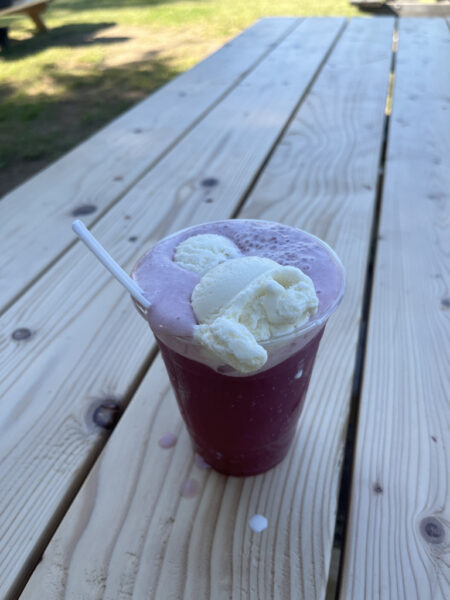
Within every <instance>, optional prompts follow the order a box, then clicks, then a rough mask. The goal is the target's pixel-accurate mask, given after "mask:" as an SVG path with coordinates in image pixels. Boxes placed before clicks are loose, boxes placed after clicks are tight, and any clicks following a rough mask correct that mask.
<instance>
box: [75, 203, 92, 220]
mask: <svg viewBox="0 0 450 600" xmlns="http://www.w3.org/2000/svg"><path fill="white" fill-rule="evenodd" d="M96 210H97V207H96V206H95V205H94V204H81V206H77V208H74V209H73V211H72V216H73V217H82V216H83V215H90V214H91V213H93V212H95V211H96Z"/></svg>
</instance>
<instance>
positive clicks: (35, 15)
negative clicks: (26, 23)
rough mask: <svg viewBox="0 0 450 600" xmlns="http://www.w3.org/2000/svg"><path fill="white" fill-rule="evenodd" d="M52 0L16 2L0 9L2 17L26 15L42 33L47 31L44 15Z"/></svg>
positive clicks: (18, 0) (19, 0) (21, 0)
mask: <svg viewBox="0 0 450 600" xmlns="http://www.w3.org/2000/svg"><path fill="white" fill-rule="evenodd" d="M50 2H51V0H14V2H12V3H11V5H10V6H8V7H6V8H1V9H0V17H3V16H5V17H7V16H10V15H15V14H20V13H24V14H26V15H28V16H29V17H30V19H31V20H32V21H33V23H34V24H35V26H36V29H37V30H38V31H40V32H45V31H47V27H46V26H45V23H44V21H43V19H42V13H43V12H44V11H45V10H47V5H48V4H49V3H50Z"/></svg>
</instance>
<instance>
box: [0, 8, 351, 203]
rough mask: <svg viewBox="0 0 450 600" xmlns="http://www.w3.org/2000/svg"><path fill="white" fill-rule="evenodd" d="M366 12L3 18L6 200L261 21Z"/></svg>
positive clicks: (129, 11) (54, 13)
mask: <svg viewBox="0 0 450 600" xmlns="http://www.w3.org/2000/svg"><path fill="white" fill-rule="evenodd" d="M357 14H358V11H357V10H356V9H355V8H353V7H351V6H350V4H349V2H348V0H333V1H332V0H278V1H277V2H274V0H245V1H242V0H190V1H184V2H183V1H178V0H95V1H94V0H54V1H53V2H52V3H51V4H50V7H49V9H48V10H47V12H46V13H44V20H45V23H46V25H47V26H48V28H49V32H48V33H45V34H36V33H35V31H34V26H33V24H32V22H31V20H30V19H29V18H28V17H10V18H8V19H6V18H0V26H1V25H6V24H7V25H8V26H9V28H10V29H9V37H10V40H11V42H10V47H9V48H8V50H7V51H2V52H1V53H0V169H1V171H0V196H1V195H3V194H4V193H6V192H7V191H8V190H10V189H12V188H13V187H15V186H16V185H18V184H19V183H21V182H22V181H23V180H25V179H26V178H28V177H29V176H30V175H32V174H33V173H35V172H36V171H37V170H39V169H41V168H43V167H44V166H46V165H47V164H49V163H50V162H52V161H53V160H55V159H56V158H57V157H58V156H60V155H61V154H62V153H64V152H66V151H67V150H69V149H70V148H72V147H73V146H75V145H76V144H78V143H79V142H80V141H82V140H83V139H85V138H86V137H87V136H89V135H91V134H92V133H94V132H95V131H97V130H98V129H99V128H101V127H102V126H104V125H105V124H106V123H108V122H109V121H111V120H112V119H113V118H114V117H116V116H117V115H118V114H120V113H121V112H123V111H124V110H126V109H127V108H129V107H130V106H131V105H133V104H134V103H136V102H137V101H138V100H140V99H142V98H143V97H145V96H146V95H148V94H149V93H151V92H152V91H153V90H155V89H156V88H158V87H159V86H160V85H162V84H164V83H165V82H167V81H168V80H169V79H171V78H172V77H174V76H175V75H177V74H178V73H180V72H182V71H184V70H185V69H187V68H189V67H191V66H193V65H194V64H195V63H196V62H198V61H199V60H201V59H202V58H204V57H205V56H206V55H208V54H210V53H211V52H212V51H214V50H215V49H217V48H218V47H220V46H221V45H222V44H223V43H224V42H225V41H226V40H227V39H229V38H230V37H232V36H234V35H236V34H237V33H239V32H240V31H242V30H243V29H244V28H245V27H247V26H248V25H250V24H251V23H253V22H254V21H256V20H257V19H259V18H260V17H263V16H273V15H289V16H301V15H346V16H355V15H357Z"/></svg>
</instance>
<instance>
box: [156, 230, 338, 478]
mask: <svg viewBox="0 0 450 600" xmlns="http://www.w3.org/2000/svg"><path fill="white" fill-rule="evenodd" d="M188 231H189V230H188ZM174 235H176V234H174ZM305 235H308V236H309V238H311V239H312V240H314V242H315V243H318V244H320V245H321V248H322V249H325V250H326V253H327V257H328V259H329V260H330V259H331V261H332V262H333V264H334V265H335V268H336V272H337V276H338V279H337V280H338V281H339V285H338V286H337V287H336V290H335V292H334V296H335V297H333V298H332V299H331V301H329V303H328V306H327V310H326V311H321V312H320V311H319V312H318V315H317V316H316V317H313V318H311V319H310V320H309V321H308V322H307V323H306V324H305V325H304V326H302V327H300V328H299V329H298V330H296V331H294V332H292V333H289V334H288V335H284V336H279V337H277V338H273V339H271V340H267V341H260V342H259V343H260V344H261V345H263V346H264V348H265V349H266V350H267V354H268V360H267V362H266V364H265V365H264V367H263V368H262V369H260V370H259V371H257V372H255V373H251V374H248V375H243V374H242V373H240V372H238V371H236V370H234V369H233V368H232V367H230V366H227V365H223V364H220V361H219V360H215V359H214V358H213V357H211V356H210V355H208V354H207V353H205V352H204V349H203V348H201V347H200V346H199V345H198V344H197V343H196V342H195V341H194V339H193V338H192V337H188V336H185V337H180V336H176V335H171V334H170V333H168V332H167V331H165V332H164V333H161V331H154V332H153V333H154V334H155V337H156V340H157V342H158V345H159V348H160V350H161V353H162V356H163V359H164V362H165V365H166V368H167V371H168V374H169V377H170V381H171V384H172V387H173V389H174V392H175V396H176V398H177V402H178V406H179V408H180V412H181V414H182V416H183V419H184V422H185V423H186V426H187V429H188V431H189V434H190V437H191V439H192V443H193V446H194V449H195V451H196V452H197V453H198V454H199V455H200V456H202V458H203V459H204V460H205V461H206V462H207V463H208V464H209V465H211V466H212V467H213V468H214V469H216V470H217V471H219V472H221V473H224V474H226V475H236V476H246V475H256V474H258V473H263V472H265V471H267V470H269V469H271V468H272V467H274V466H275V465H277V464H278V463H279V462H281V461H282V460H283V458H284V457H285V456H286V454H287V453H288V451H289V448H290V446H291V444H292V441H293V438H294V436H295V432H296V428H297V423H298V420H299V417H300V414H301V411H302V408H303V405H304V401H305V396H306V393H307V390H308V386H309V382H310V379H311V374H312V370H313V366H314V361H315V359H316V355H317V351H318V348H319V344H320V340H321V338H322V335H323V332H324V329H325V326H326V323H327V320H328V319H329V317H330V316H331V314H332V313H333V312H334V311H335V309H336V308H337V306H338V304H339V302H340V300H341V298H342V295H343V292H344V288H345V273H344V269H343V266H342V263H341V262H340V260H339V258H338V257H337V256H336V254H335V253H334V251H333V250H332V249H331V248H330V247H329V246H327V245H326V244H325V243H324V242H322V241H321V240H318V238H316V237H315V236H311V235H309V234H305ZM171 237H172V236H171ZM166 239H167V238H166ZM322 287H323V284H322ZM322 292H324V290H322Z"/></svg>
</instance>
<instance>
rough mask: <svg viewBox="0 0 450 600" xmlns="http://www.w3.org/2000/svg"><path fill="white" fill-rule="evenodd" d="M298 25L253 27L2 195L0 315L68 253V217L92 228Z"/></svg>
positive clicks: (277, 21)
mask: <svg viewBox="0 0 450 600" xmlns="http://www.w3.org/2000/svg"><path fill="white" fill-rule="evenodd" d="M298 22H299V21H298V20H296V19H290V18H274V19H263V20H261V21H259V22H258V23H256V24H255V25H254V26H253V27H251V28H250V29H249V30H247V31H246V32H245V33H244V34H242V35H240V36H238V37H237V38H236V39H235V40H232V41H231V42H229V43H228V44H226V45H225V46H224V47H223V48H222V49H220V50H219V51H218V52H217V53H215V54H213V55H212V56H211V57H209V58H208V59H207V60H205V61H203V62H202V63H200V64H198V65H197V66H196V67H194V68H193V69H191V70H190V71H188V72H186V73H184V74H182V75H181V76H180V77H178V78H176V79H174V80H172V81H171V82H170V83H168V84H167V85H166V86H164V87H163V88H162V89H161V90H159V91H157V92H155V93H154V94H152V95H151V96H150V97H149V98H147V99H146V100H144V101H143V102H141V103H140V104H138V105H137V106H136V107H134V108H133V109H132V110H130V111H128V112H126V113H125V114H123V115H122V116H121V117H120V118H118V119H116V120H115V121H113V122H112V123H111V124H110V125H108V126H107V127H106V128H104V129H103V130H101V131H100V132H99V133H97V134H96V135H94V136H93V137H91V138H90V139H88V140H87V141H86V142H84V143H83V144H81V145H80V146H77V147H76V148H75V149H74V150H72V151H71V152H69V153H68V154H67V155H65V156H64V157H63V158H61V159H60V160H58V161H57V162H55V163H54V164H53V165H52V166H51V167H49V168H48V169H45V170H44V171H42V172H41V173H39V174H38V175H36V176H35V177H33V178H32V179H30V180H29V181H27V182H26V183H25V184H23V185H22V186H20V187H19V188H17V189H16V190H14V191H13V192H11V193H10V194H8V195H6V196H5V197H4V198H3V199H2V200H1V201H0V222H1V223H2V236H1V238H0V312H1V311H2V310H3V309H4V308H5V306H8V305H9V304H10V303H11V302H12V301H13V300H14V299H15V298H16V297H18V296H19V295H20V294H21V293H23V291H24V290H25V289H26V288H27V287H28V286H29V285H30V284H31V283H32V282H33V281H34V280H36V278H37V277H38V276H39V275H40V273H42V272H43V271H44V270H45V269H46V268H47V267H48V266H49V265H51V264H52V263H53V262H54V261H55V260H56V259H57V258H58V257H59V256H60V255H61V254H62V253H63V252H64V251H65V250H67V248H68V247H69V246H70V240H69V238H68V236H67V231H68V230H69V228H70V223H71V222H72V220H73V219H74V216H73V215H74V211H75V214H76V213H77V211H78V212H80V211H81V213H82V214H83V218H84V220H85V221H86V223H87V224H91V223H94V222H96V221H97V220H98V218H99V216H100V215H101V214H103V213H104V212H105V211H106V210H108V208H109V207H110V206H112V205H113V204H114V202H116V201H117V200H118V199H119V198H121V197H122V196H123V195H124V194H125V193H126V191H127V190H129V189H130V187H131V186H132V185H133V184H134V183H135V182H136V181H137V180H138V179H139V178H140V177H142V176H143V175H144V174H145V173H146V172H148V170H149V169H150V168H151V167H152V166H153V165H154V164H155V163H156V162H157V161H158V160H159V159H160V158H161V157H162V156H163V155H164V154H165V153H167V152H168V151H169V150H170V148H172V147H173V146H174V145H175V144H176V143H177V141H178V140H179V139H180V138H181V137H182V136H183V135H184V134H185V133H186V132H187V131H189V129H190V128H192V127H193V126H194V125H195V124H196V123H197V122H198V121H199V120H200V119H202V118H203V117H204V116H205V114H206V113H207V112H208V111H209V110H211V108H212V107H214V106H215V104H216V103H217V102H219V101H220V100H221V99H222V98H223V97H224V96H225V95H226V94H227V93H229V91H230V90H231V89H233V87H234V86H235V85H236V84H237V83H238V82H239V81H240V80H241V79H242V78H243V77H245V76H246V75H247V74H248V72H249V71H251V69H252V68H254V66H255V65H256V64H258V62H259V61H260V60H261V59H262V58H263V57H264V56H266V55H267V53H268V52H270V51H271V50H272V49H273V47H274V45H276V44H277V43H278V42H279V41H280V40H281V39H282V38H283V37H284V36H285V35H287V33H288V32H289V31H291V30H292V27H294V26H296V25H297V24H298ZM83 211H84V212H83ZM89 211H92V212H89ZM37 224H40V226H37ZM18 265H19V266H20V268H18Z"/></svg>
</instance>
